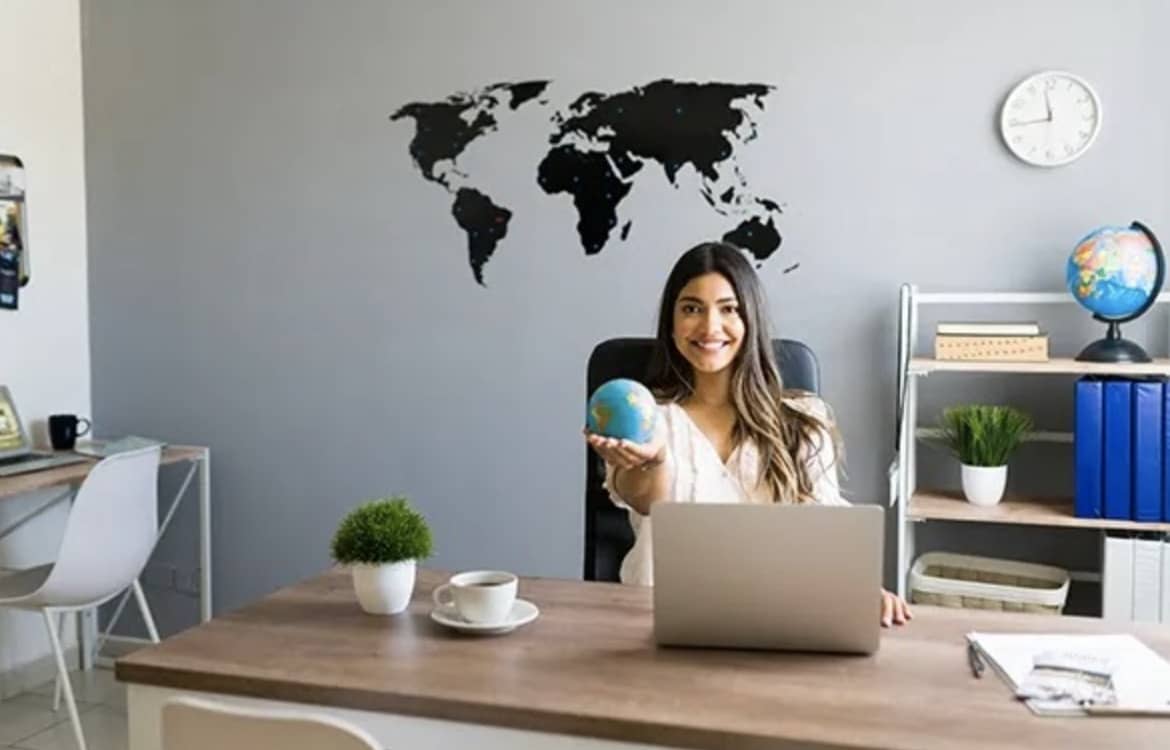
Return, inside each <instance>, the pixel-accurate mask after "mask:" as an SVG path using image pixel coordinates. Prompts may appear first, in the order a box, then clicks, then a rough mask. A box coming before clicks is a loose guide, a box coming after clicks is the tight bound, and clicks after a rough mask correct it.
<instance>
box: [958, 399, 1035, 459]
mask: <svg viewBox="0 0 1170 750" xmlns="http://www.w3.org/2000/svg"><path fill="white" fill-rule="evenodd" d="M1030 429H1032V418H1031V417H1029V416H1028V415H1027V414H1025V413H1024V412H1022V411H1020V410H1019V409H1014V408H1012V407H1010V406H985V405H981V404H967V405H963V406H953V407H951V408H949V409H944V410H943V418H942V431H943V441H944V442H945V443H946V445H947V447H948V448H950V450H951V452H952V453H954V454H955V457H956V458H958V459H959V461H960V462H962V463H964V464H966V465H968V466H1005V465H1006V464H1007V462H1008V458H1010V457H1011V455H1012V452H1013V451H1015V449H1016V446H1018V445H1019V444H1020V439H1021V438H1023V436H1024V433H1025V432H1027V431H1028V430H1030Z"/></svg>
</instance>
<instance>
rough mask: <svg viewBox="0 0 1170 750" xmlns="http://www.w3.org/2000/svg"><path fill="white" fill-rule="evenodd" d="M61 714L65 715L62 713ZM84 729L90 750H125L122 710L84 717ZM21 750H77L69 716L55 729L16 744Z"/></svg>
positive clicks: (91, 712) (97, 711) (100, 710)
mask: <svg viewBox="0 0 1170 750" xmlns="http://www.w3.org/2000/svg"><path fill="white" fill-rule="evenodd" d="M62 713H65V711H64V709H62ZM81 729H82V731H83V732H84V733H85V744H86V745H87V746H88V748H89V750H126V747H127V744H128V739H127V735H128V730H127V722H126V712H125V710H123V709H117V708H109V707H106V706H98V707H97V708H93V709H91V710H89V711H86V712H84V713H82V714H81ZM13 747H16V748H21V750H76V748H77V740H76V739H75V738H74V736H73V725H72V724H71V723H70V722H69V719H68V714H67V713H65V720H64V721H60V722H58V723H57V724H54V725H53V726H52V727H49V728H48V729H46V730H44V731H42V732H39V733H37V734H34V735H32V736H31V737H25V738H23V739H21V740H20V741H18V742H16V743H14V744H13Z"/></svg>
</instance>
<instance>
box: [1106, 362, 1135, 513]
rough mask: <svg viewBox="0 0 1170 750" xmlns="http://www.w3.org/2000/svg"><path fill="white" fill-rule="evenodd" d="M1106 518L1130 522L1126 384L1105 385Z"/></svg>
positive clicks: (1130, 392) (1128, 390) (1130, 393)
mask: <svg viewBox="0 0 1170 750" xmlns="http://www.w3.org/2000/svg"><path fill="white" fill-rule="evenodd" d="M1104 412H1105V451H1104V455H1105V467H1104V476H1105V496H1104V500H1103V502H1102V508H1103V510H1104V512H1105V517H1106V518H1114V519H1120V520H1130V515H1131V511H1132V509H1133V464H1132V458H1133V453H1132V446H1131V443H1132V441H1133V431H1132V427H1131V424H1132V418H1131V415H1132V412H1133V388H1132V385H1131V383H1130V381H1128V380H1107V381H1105V409H1104Z"/></svg>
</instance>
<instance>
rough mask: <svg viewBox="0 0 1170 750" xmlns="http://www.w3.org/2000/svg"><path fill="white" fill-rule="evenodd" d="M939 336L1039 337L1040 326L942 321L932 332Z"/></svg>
mask: <svg viewBox="0 0 1170 750" xmlns="http://www.w3.org/2000/svg"><path fill="white" fill-rule="evenodd" d="M934 332H935V333H937V334H939V335H941V336H1039V335H1040V333H1041V331H1040V324H1039V323H1036V322H1034V321H1027V322H995V321H943V322H940V323H939V324H938V325H937V326H936V327H935V330H934Z"/></svg>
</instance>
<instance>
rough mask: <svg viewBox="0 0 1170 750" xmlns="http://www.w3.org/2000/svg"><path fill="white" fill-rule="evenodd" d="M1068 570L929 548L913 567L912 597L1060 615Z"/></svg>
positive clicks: (953, 604) (929, 601)
mask: <svg viewBox="0 0 1170 750" xmlns="http://www.w3.org/2000/svg"><path fill="white" fill-rule="evenodd" d="M1068 583H1069V576H1068V571H1067V570H1064V569H1062V568H1057V567H1053V566H1051V565H1036V564H1034V563H1024V562H1016V561H1015V560H998V559H995V558H992V557H976V556H974V555H955V554H951V553H949V552H928V553H927V554H925V555H922V556H920V557H919V558H918V559H917V560H915V561H914V565H913V567H911V568H910V600H911V601H912V602H916V603H921V604H935V605H939V606H942V607H960V608H965V609H994V610H999V611H1002V612H1036V613H1040V614H1052V615H1059V614H1060V613H1061V612H1062V611H1063V609H1064V603H1065V600H1066V599H1067V598H1068Z"/></svg>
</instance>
